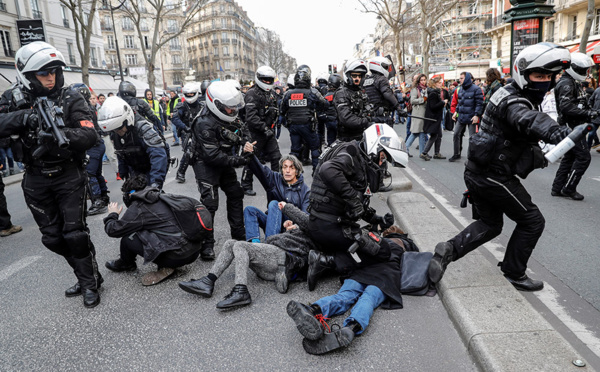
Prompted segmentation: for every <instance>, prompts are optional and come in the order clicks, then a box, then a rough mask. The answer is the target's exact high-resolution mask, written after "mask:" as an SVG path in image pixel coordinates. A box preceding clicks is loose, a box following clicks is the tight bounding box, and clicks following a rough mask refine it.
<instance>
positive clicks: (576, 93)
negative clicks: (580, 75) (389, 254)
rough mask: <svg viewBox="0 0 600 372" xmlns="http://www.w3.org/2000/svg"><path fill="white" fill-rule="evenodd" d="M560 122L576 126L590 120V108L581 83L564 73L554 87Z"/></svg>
mask: <svg viewBox="0 0 600 372" xmlns="http://www.w3.org/2000/svg"><path fill="white" fill-rule="evenodd" d="M554 97H555V98H556V111H558V119H557V121H558V123H559V124H561V125H568V126H569V127H571V128H575V127H576V126H577V125H579V124H583V123H586V122H589V120H590V119H589V116H590V110H589V106H588V102H587V99H586V93H585V90H584V89H583V87H582V86H581V83H580V82H578V81H575V79H573V78H572V77H571V76H570V75H569V74H567V73H564V74H563V75H562V76H561V78H560V80H559V81H558V83H557V84H556V87H555V88H554Z"/></svg>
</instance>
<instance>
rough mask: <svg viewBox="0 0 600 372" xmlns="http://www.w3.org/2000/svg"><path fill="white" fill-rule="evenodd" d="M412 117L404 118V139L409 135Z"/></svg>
mask: <svg viewBox="0 0 600 372" xmlns="http://www.w3.org/2000/svg"><path fill="white" fill-rule="evenodd" d="M411 121H412V118H411V117H410V116H409V117H407V118H406V139H408V137H410V134H411V133H410V124H411Z"/></svg>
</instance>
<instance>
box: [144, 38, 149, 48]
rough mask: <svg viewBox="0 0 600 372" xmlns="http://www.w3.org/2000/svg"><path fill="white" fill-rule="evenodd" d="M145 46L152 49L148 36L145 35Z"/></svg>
mask: <svg viewBox="0 0 600 372" xmlns="http://www.w3.org/2000/svg"><path fill="white" fill-rule="evenodd" d="M144 48H146V49H150V44H149V43H148V36H144Z"/></svg>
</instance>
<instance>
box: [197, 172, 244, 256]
mask: <svg viewBox="0 0 600 372" xmlns="http://www.w3.org/2000/svg"><path fill="white" fill-rule="evenodd" d="M193 167H194V168H193V169H194V173H195V174H196V182H197V183H198V190H199V191H200V199H201V201H202V203H203V204H204V205H205V206H206V209H208V210H209V211H210V214H211V215H212V216H213V220H214V217H215V214H216V212H217V209H218V208H219V188H221V189H223V192H225V196H226V197H227V221H228V222H229V227H230V229H231V237H232V238H233V239H236V240H246V230H245V228H244V205H243V201H244V190H243V189H242V187H241V186H240V183H239V182H238V180H237V174H236V173H235V169H234V168H232V167H230V166H223V167H218V168H217V167H212V166H209V165H207V164H206V163H204V162H203V161H201V160H198V161H196V163H195V164H194V165H193ZM209 235H210V236H209V237H208V238H206V240H205V244H213V245H214V242H215V238H214V229H213V231H212V232H210V233H209Z"/></svg>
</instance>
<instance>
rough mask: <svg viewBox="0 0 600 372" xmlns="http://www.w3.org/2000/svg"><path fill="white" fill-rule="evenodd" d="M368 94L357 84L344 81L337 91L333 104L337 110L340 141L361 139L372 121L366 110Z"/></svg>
mask: <svg viewBox="0 0 600 372" xmlns="http://www.w3.org/2000/svg"><path fill="white" fill-rule="evenodd" d="M367 104H368V97H367V95H366V94H365V93H364V92H363V91H362V90H361V89H360V88H359V87H356V86H354V85H353V86H348V84H347V83H344V84H343V85H342V86H341V87H340V88H339V89H338V90H336V91H335V95H334V97H333V105H334V106H335V110H336V111H337V118H338V126H337V127H338V128H337V129H338V136H337V137H338V139H339V140H340V141H352V140H360V139H361V138H362V134H363V132H364V130H365V129H367V128H368V127H369V125H370V123H371V121H370V120H369V118H368V115H367V112H366V106H367Z"/></svg>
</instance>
